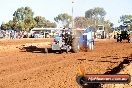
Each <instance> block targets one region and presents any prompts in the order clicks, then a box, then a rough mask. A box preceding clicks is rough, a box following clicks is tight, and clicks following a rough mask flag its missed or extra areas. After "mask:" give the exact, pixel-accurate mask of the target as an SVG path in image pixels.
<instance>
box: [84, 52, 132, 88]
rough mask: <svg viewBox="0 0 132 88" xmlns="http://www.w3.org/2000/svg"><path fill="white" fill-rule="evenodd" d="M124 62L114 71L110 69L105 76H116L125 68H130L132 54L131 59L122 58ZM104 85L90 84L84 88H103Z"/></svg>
mask: <svg viewBox="0 0 132 88" xmlns="http://www.w3.org/2000/svg"><path fill="white" fill-rule="evenodd" d="M122 58H123V59H124V60H123V61H122V62H121V63H120V64H119V65H118V66H116V67H114V68H113V69H109V70H108V71H106V72H105V73H104V74H106V75H114V74H117V73H119V72H120V71H121V70H122V69H123V68H125V66H128V65H129V64H130V63H131V62H132V54H131V55H130V56H129V57H122ZM102 85H103V84H100V83H94V84H88V85H86V86H83V87H82V88H103V87H102Z"/></svg>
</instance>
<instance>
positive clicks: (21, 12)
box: [13, 7, 36, 30]
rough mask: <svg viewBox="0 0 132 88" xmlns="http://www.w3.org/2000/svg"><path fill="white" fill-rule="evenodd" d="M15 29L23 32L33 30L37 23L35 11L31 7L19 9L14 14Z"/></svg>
mask: <svg viewBox="0 0 132 88" xmlns="http://www.w3.org/2000/svg"><path fill="white" fill-rule="evenodd" d="M13 22H14V23H15V25H14V26H17V27H14V28H20V29H21V30H29V29H31V28H33V27H34V26H35V25H36V23H35V21H34V19H33V11H32V9H31V8H30V7H21V8H18V9H17V10H16V11H15V12H14V14H13Z"/></svg>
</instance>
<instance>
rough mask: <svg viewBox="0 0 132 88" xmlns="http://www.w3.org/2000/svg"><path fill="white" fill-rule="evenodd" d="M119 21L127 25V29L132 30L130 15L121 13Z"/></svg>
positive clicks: (131, 16)
mask: <svg viewBox="0 0 132 88" xmlns="http://www.w3.org/2000/svg"><path fill="white" fill-rule="evenodd" d="M119 22H122V23H123V24H126V25H129V30H132V15H122V16H120V20H119Z"/></svg>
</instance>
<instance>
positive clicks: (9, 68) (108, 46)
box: [0, 39, 132, 88]
mask: <svg viewBox="0 0 132 88" xmlns="http://www.w3.org/2000/svg"><path fill="white" fill-rule="evenodd" d="M48 41H51V40H49V39H17V40H0V88H79V87H80V86H79V85H78V84H77V83H76V81H75V80H76V79H75V77H76V74H77V73H78V67H79V66H81V67H85V70H86V73H88V74H99V73H102V74H103V73H105V72H106V71H107V70H109V69H111V68H113V67H115V66H117V65H118V64H119V63H120V62H121V61H122V60H123V59H124V58H125V57H127V56H129V55H130V54H132V43H126V42H123V43H117V42H116V41H114V40H103V41H100V40H97V41H96V42H95V47H94V50H93V51H88V52H79V53H68V54H66V53H63V54H55V53H49V54H45V53H42V52H38V51H37V52H34V53H33V52H22V51H20V50H19V48H18V47H20V46H21V45H23V44H26V43H27V44H29V45H30V44H32V43H40V44H41V45H42V43H43V42H48ZM79 59H84V61H80V60H79Z"/></svg>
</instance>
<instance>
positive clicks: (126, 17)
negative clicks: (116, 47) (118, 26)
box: [119, 15, 132, 22]
mask: <svg viewBox="0 0 132 88" xmlns="http://www.w3.org/2000/svg"><path fill="white" fill-rule="evenodd" d="M125 21H131V22H132V15H122V16H120V20H119V22H125Z"/></svg>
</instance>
